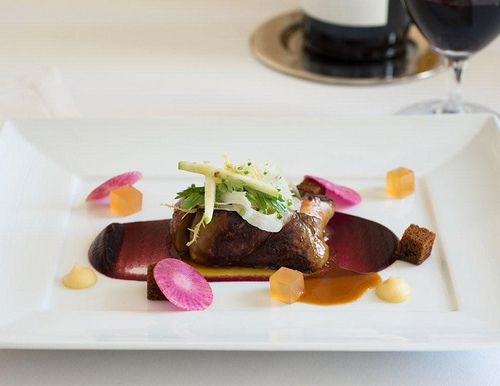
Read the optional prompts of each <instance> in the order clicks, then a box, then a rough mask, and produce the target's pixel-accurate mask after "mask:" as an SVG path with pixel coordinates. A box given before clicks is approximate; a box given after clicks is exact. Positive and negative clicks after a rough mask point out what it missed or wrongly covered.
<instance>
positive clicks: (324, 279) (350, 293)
mask: <svg viewBox="0 0 500 386" xmlns="http://www.w3.org/2000/svg"><path fill="white" fill-rule="evenodd" d="M185 261H186V262H187V263H188V264H190V265H191V266H192V267H193V268H195V269H196V270H198V271H199V272H200V273H201V274H202V275H203V276H205V277H206V278H207V280H208V281H212V282H213V281H246V280H248V279H252V280H253V281H260V280H262V281H267V280H268V279H269V276H271V275H272V274H273V273H274V272H275V270H272V269H258V268H247V267H207V266H202V265H200V264H197V263H195V262H193V261H190V260H185ZM381 281H382V279H381V277H380V275H379V274H378V273H366V274H361V273H356V272H353V271H348V270H346V269H342V268H340V267H339V266H337V265H336V264H335V263H334V262H333V261H331V260H330V261H328V263H327V264H326V267H324V268H323V269H321V270H319V271H317V272H315V273H309V274H304V285H305V289H304V293H303V294H302V295H301V296H300V298H299V300H298V301H299V302H301V303H309V304H316V305H325V306H326V305H334V304H343V303H350V302H353V301H355V300H357V299H359V298H360V297H361V296H362V295H363V294H364V293H365V292H366V291H367V290H368V289H369V288H373V287H376V286H377V285H379V284H380V283H381Z"/></svg>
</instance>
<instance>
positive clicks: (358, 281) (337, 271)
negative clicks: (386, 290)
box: [298, 261, 382, 306]
mask: <svg viewBox="0 0 500 386" xmlns="http://www.w3.org/2000/svg"><path fill="white" fill-rule="evenodd" d="M327 264H328V263H327ZM381 281H382V279H381V277H380V275H379V274H378V273H366V274H361V273H356V272H352V271H348V270H346V269H342V268H340V267H339V266H337V265H336V264H335V263H333V262H331V261H330V262H329V266H328V267H326V268H323V269H321V270H320V271H318V272H315V273H312V274H308V275H304V285H305V289H304V293H303V294H302V295H301V297H300V298H299V300H298V301H299V302H301V303H309V304H318V305H325V306H326V305H332V304H342V303H350V302H353V301H355V300H357V299H359V298H360V297H361V295H363V294H364V293H365V292H366V291H367V290H368V289H369V288H373V287H376V286H377V285H379V284H380V282H381Z"/></svg>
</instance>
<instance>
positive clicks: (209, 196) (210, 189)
mask: <svg viewBox="0 0 500 386" xmlns="http://www.w3.org/2000/svg"><path fill="white" fill-rule="evenodd" d="M214 207H215V177H213V176H206V177H205V216H204V218H203V219H204V221H205V224H208V223H209V222H210V221H211V220H212V215H213V214H214Z"/></svg>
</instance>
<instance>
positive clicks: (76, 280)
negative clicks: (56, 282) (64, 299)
mask: <svg viewBox="0 0 500 386" xmlns="http://www.w3.org/2000/svg"><path fill="white" fill-rule="evenodd" d="M62 281H63V284H64V285H65V286H66V287H68V288H73V289H84V288H89V287H92V286H93V285H94V284H95V283H96V281H97V275H96V274H95V272H94V271H93V270H92V269H90V268H84V267H80V266H79V265H78V263H75V265H74V266H73V269H72V270H71V271H70V272H69V273H68V274H67V275H66V276H64V277H63V280H62Z"/></svg>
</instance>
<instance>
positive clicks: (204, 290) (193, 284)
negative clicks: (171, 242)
mask: <svg viewBox="0 0 500 386" xmlns="http://www.w3.org/2000/svg"><path fill="white" fill-rule="evenodd" d="M153 275H154V278H155V281H156V284H158V288H160V291H161V292H162V293H163V295H165V297H166V298H167V299H168V300H169V301H170V302H171V303H173V304H175V305H176V306H177V307H180V308H182V309H184V310H188V311H195V310H204V309H205V308H207V307H208V306H209V305H210V304H212V300H213V296H214V295H213V293H212V288H210V285H209V284H208V282H207V280H206V279H205V278H204V277H203V276H202V275H201V274H200V273H199V272H198V271H197V270H196V269H194V268H193V267H191V266H190V265H189V264H187V263H185V262H183V261H181V260H178V259H172V258H167V259H163V260H161V261H159V262H158V264H156V266H155V268H154V270H153Z"/></svg>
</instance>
